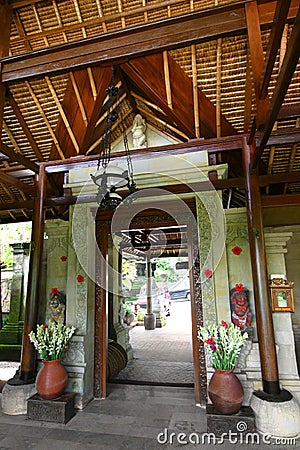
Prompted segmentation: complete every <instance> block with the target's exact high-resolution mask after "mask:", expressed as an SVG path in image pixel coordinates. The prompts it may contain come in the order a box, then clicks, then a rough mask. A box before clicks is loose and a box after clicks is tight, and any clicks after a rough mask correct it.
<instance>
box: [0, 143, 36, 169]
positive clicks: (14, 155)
mask: <svg viewBox="0 0 300 450" xmlns="http://www.w3.org/2000/svg"><path fill="white" fill-rule="evenodd" d="M0 150H1V152H2V153H4V154H5V155H6V156H8V157H9V159H10V160H11V161H12V162H18V163H19V164H21V165H22V166H24V167H25V168H26V169H30V170H33V172H35V173H39V166H38V165H37V164H36V163H35V162H33V161H31V159H29V158H27V157H26V156H23V155H22V153H19V152H16V151H15V150H14V149H13V148H11V147H9V146H8V145H6V144H4V142H1V143H0Z"/></svg>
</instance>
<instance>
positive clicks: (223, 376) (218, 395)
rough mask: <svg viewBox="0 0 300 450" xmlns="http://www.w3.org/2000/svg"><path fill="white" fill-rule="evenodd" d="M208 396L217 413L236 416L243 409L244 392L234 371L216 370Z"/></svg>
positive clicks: (210, 383)
mask: <svg viewBox="0 0 300 450" xmlns="http://www.w3.org/2000/svg"><path fill="white" fill-rule="evenodd" d="M208 395H209V398H210V399H211V401H212V403H213V405H214V407H215V409H216V411H217V412H219V413H221V414H235V413H237V412H238V411H239V410H240V409H241V406H242V403H243V397H244V391H243V386H242V384H241V382H240V380H239V379H238V377H237V376H236V375H235V374H234V373H233V370H219V369H215V372H214V374H213V376H212V377H211V380H210V382H209V386H208Z"/></svg>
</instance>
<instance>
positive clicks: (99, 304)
mask: <svg viewBox="0 0 300 450" xmlns="http://www.w3.org/2000/svg"><path fill="white" fill-rule="evenodd" d="M185 202H187V203H189V207H190V209H191V211H193V209H194V208H193V205H194V199H190V201H189V200H185ZM147 206H148V208H147V209H148V210H147V211H146V212H144V211H143V212H138V213H137V214H136V215H134V214H133V212H132V211H130V214H131V217H134V218H133V219H131V223H130V229H131V230H141V229H154V228H155V229H158V228H161V227H178V226H179V227H181V226H183V227H186V237H187V242H186V246H187V250H188V255H189V261H192V265H191V267H190V268H189V269H190V280H191V281H190V285H191V293H190V294H191V300H190V306H191V336H192V339H191V340H192V355H193V381H194V392H195V401H196V403H197V404H204V403H205V400H206V366H205V355H204V352H203V348H202V347H201V346H199V342H198V339H197V329H198V327H199V325H200V324H202V321H203V319H202V293H201V283H199V282H198V281H197V280H198V279H199V273H200V260H199V243H198V234H197V226H196V225H195V223H194V222H192V221H191V222H189V220H188V219H187V217H186V215H182V223H180V224H178V223H176V222H175V221H174V219H173V218H172V217H170V215H169V212H168V214H165V213H162V212H161V211H157V210H155V211H153V209H154V208H151V207H150V206H149V204H148V205H147ZM168 209H169V210H170V205H168ZM193 219H194V218H193ZM145 225H147V227H146V226H145ZM110 226H111V222H110V220H109V218H108V217H107V215H106V216H104V215H103V213H98V216H97V219H96V236H97V242H98V246H99V248H100V251H101V253H102V256H103V257H104V259H106V260H107V259H109V251H108V247H109V235H110V233H111V227H110ZM125 229H126V228H125ZM123 230H124V227H123ZM96 271H97V276H98V279H99V280H100V283H99V284H100V287H99V286H98V287H97V288H96V296H95V299H96V304H95V306H96V308H95V312H96V317H95V372H94V393H95V396H96V397H102V398H104V397H106V386H107V380H106V363H107V359H106V358H107V326H108V324H107V312H108V308H107V300H108V296H109V292H108V290H109V289H108V284H107V282H108V283H109V281H108V279H109V276H108V275H109V270H108V269H107V268H106V265H103V264H102V266H98V267H97V261H96ZM181 362H183V363H184V362H187V363H190V362H189V361H181Z"/></svg>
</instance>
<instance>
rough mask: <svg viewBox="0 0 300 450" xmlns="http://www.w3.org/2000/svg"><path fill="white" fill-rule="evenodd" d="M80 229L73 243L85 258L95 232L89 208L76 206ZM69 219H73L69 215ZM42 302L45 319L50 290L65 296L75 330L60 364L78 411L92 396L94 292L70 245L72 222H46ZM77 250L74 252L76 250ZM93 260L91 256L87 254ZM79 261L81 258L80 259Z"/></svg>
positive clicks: (67, 313) (71, 241) (67, 322)
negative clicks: (67, 378)
mask: <svg viewBox="0 0 300 450" xmlns="http://www.w3.org/2000/svg"><path fill="white" fill-rule="evenodd" d="M76 208H77V209H76V214H77V215H78V219H79V220H80V221H81V226H80V227H79V228H78V229H77V230H76V233H77V236H76V243H80V245H81V248H80V252H81V254H80V258H83V260H84V258H85V261H87V259H88V247H89V246H88V241H89V236H90V235H91V234H93V233H94V231H93V228H92V226H91V221H90V216H91V214H90V207H89V206H88V205H80V206H79V207H76ZM72 210H73V208H72V209H71V213H72ZM71 217H72V216H71ZM45 231H46V236H47V239H46V245H45V252H46V256H45V264H46V270H45V276H46V280H45V281H44V286H45V297H46V298H45V299H44V301H43V306H42V310H43V311H44V312H43V314H44V317H47V311H48V300H49V295H50V293H51V289H52V288H53V287H57V288H58V290H60V291H62V292H64V293H65V294H66V324H67V325H73V326H75V328H76V333H75V336H73V337H72V339H71V342H70V345H69V349H68V352H66V353H65V356H64V359H63V363H64V365H65V367H66V369H67V371H68V376H69V381H68V387H67V391H71V392H76V393H77V394H78V395H77V396H76V400H75V404H76V407H77V408H83V407H84V405H85V404H86V403H87V402H88V401H89V400H90V399H91V398H92V397H93V361H94V354H93V338H94V333H93V317H94V316H93V314H94V289H93V286H91V285H92V284H93V283H92V282H91V280H89V278H88V276H87V275H86V273H85V271H84V270H83V268H82V266H81V264H80V262H79V261H78V258H77V254H76V251H75V249H74V245H73V237H72V221H70V223H69V222H63V221H57V220H56V221H49V222H47V223H46V226H45ZM76 250H77V249H76ZM89 256H91V257H92V254H91V255H89ZM81 261H82V259H81Z"/></svg>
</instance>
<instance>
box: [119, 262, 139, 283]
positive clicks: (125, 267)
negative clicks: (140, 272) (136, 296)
mask: <svg viewBox="0 0 300 450" xmlns="http://www.w3.org/2000/svg"><path fill="white" fill-rule="evenodd" d="M135 277H136V265H135V262H134V261H130V260H129V259H123V260H122V284H123V289H127V290H128V291H130V290H131V289H132V282H133V281H134V279H135Z"/></svg>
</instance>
